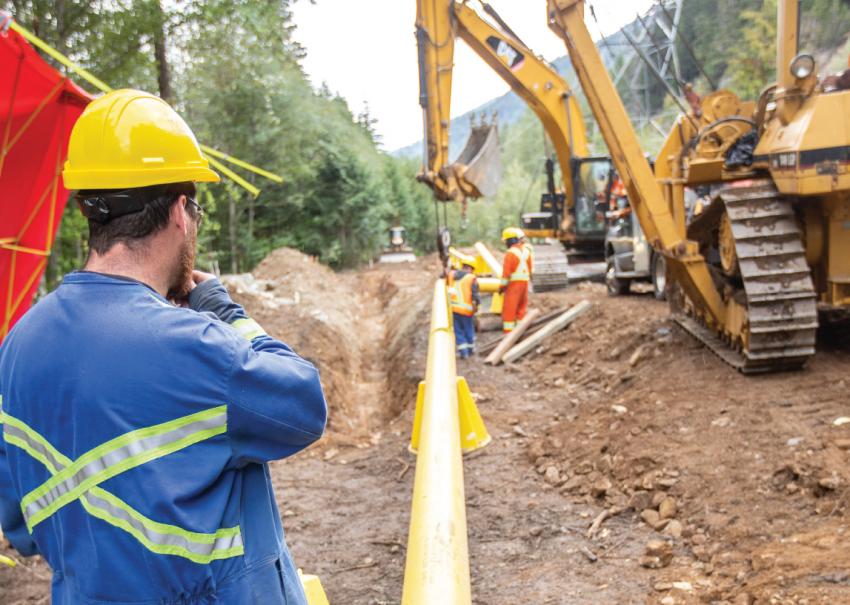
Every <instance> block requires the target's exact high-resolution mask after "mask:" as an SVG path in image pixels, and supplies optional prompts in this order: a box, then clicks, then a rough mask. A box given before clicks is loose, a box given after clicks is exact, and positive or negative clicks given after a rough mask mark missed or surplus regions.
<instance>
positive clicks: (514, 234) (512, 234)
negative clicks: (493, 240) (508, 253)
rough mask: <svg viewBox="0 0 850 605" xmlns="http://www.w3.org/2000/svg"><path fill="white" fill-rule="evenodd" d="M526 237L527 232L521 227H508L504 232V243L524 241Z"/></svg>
mask: <svg viewBox="0 0 850 605" xmlns="http://www.w3.org/2000/svg"><path fill="white" fill-rule="evenodd" d="M524 237H525V232H524V231H523V230H522V229H520V228H519V227H507V228H505V230H504V231H502V241H503V242H506V241H508V240H509V239H522V238H524Z"/></svg>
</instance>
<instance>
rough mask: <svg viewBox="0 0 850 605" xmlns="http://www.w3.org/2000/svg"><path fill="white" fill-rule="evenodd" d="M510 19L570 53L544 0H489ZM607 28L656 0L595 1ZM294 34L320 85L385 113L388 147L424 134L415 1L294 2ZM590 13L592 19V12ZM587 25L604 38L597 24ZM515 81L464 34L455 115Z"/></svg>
mask: <svg viewBox="0 0 850 605" xmlns="http://www.w3.org/2000/svg"><path fill="white" fill-rule="evenodd" d="M489 2H490V4H491V5H492V6H493V7H494V8H495V9H496V10H497V11H498V12H499V14H500V15H501V16H502V18H503V19H504V20H505V22H506V23H508V25H510V26H511V28H512V29H513V30H514V31H515V32H516V33H517V35H519V37H520V38H522V39H523V40H524V41H525V42H526V44H528V45H530V46H531V47H532V50H534V52H535V53H537V54H539V55H543V56H544V57H545V58H546V59H548V60H550V61H551V60H553V59H556V58H557V57H560V56H561V55H565V54H566V49H565V48H564V44H563V42H562V41H561V40H560V39H559V38H558V37H557V36H556V35H555V34H554V33H552V32H551V31H550V30H549V28H548V27H547V25H546V2H545V0H489ZM592 4H593V5H594V6H595V8H596V16H597V18H598V19H599V25H600V27H601V29H602V32H603V33H604V34H605V35H608V34H611V33H613V32H615V31H616V30H618V29H619V28H620V27H622V26H623V25H625V24H626V23H628V22H629V21H631V20H633V19H634V18H635V14H636V13H637V12H638V11H640V12H643V11H645V10H647V9H648V8H649V7H650V6H651V5H652V4H653V1H652V0H594V1H593V2H592ZM294 14H295V24H296V26H297V29H296V32H295V39H296V40H298V42H300V43H301V44H302V45H303V46H304V47H305V48H306V49H307V58H306V59H305V60H304V63H303V65H304V69H305V70H306V71H307V75H308V76H309V77H310V80H311V81H312V83H313V85H314V86H316V87H318V86H319V85H321V84H322V82H325V83H327V85H328V86H329V87H330V89H331V90H333V91H335V92H338V93H339V94H341V95H342V96H343V97H345V98H346V99H347V100H348V104H349V106H350V107H351V109H352V111H353V112H354V113H355V114H357V113H359V112H360V111H361V110H362V109H363V107H364V104H365V103H368V105H369V111H370V113H371V114H372V116H373V117H374V118H376V119H377V120H378V123H377V129H378V133H379V134H380V135H381V137H382V140H383V146H384V148H385V149H387V150H388V151H392V150H395V149H397V148H399V147H403V146H405V145H408V144H410V143H413V142H415V141H417V140H419V139H420V138H422V115H421V112H420V109H419V103H418V99H419V77H418V71H417V59H416V40H415V38H414V35H413V28H414V21H415V19H416V0H316V4H310V3H309V2H307V1H305V0H302V1H300V2H296V3H295V7H294ZM587 18H588V19H590V14H589V11H588V14H587ZM588 26H589V28H590V31H591V33H592V34H593V37H594V38H598V37H599V29H598V28H597V26H596V23H594V22H592V20H591V21H589V23H588ZM507 91H508V86H507V84H505V83H504V82H503V81H502V80H501V78H499V77H498V76H497V75H496V74H495V72H493V71H492V70H491V69H490V68H489V67H488V66H487V65H486V64H485V63H484V62H483V61H482V60H481V59H479V58H478V56H477V55H476V54H475V53H473V52H472V51H471V50H470V49H469V47H467V46H466V45H465V44H464V42H463V41H461V40H458V43H457V45H456V47H455V77H454V83H453V88H452V116H457V115H460V114H462V113H464V112H466V111H468V110H470V109H473V108H475V107H477V106H478V105H481V104H482V103H484V102H486V101H488V100H490V99H492V98H493V97H496V96H499V95H502V94H504V93H505V92H507Z"/></svg>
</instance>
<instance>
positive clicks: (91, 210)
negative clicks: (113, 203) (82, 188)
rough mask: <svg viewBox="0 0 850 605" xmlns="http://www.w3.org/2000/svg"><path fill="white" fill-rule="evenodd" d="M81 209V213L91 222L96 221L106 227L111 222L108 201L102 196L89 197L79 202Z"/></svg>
mask: <svg viewBox="0 0 850 605" xmlns="http://www.w3.org/2000/svg"><path fill="white" fill-rule="evenodd" d="M77 204H78V205H79V207H80V212H82V213H83V216H84V217H86V218H87V219H89V220H92V221H95V222H97V223H100V224H101V225H104V224H106V223H108V222H109V219H110V212H109V205H108V204H107V203H106V200H105V199H103V198H102V197H100V196H97V197H87V198H83V199H79V200H77Z"/></svg>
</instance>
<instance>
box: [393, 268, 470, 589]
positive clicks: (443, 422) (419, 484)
mask: <svg viewBox="0 0 850 605" xmlns="http://www.w3.org/2000/svg"><path fill="white" fill-rule="evenodd" d="M450 315H451V314H450V313H449V304H448V298H447V295H446V284H445V281H444V280H442V279H441V280H438V281H437V283H436V285H435V286H434V302H433V305H432V310H431V333H430V336H429V337H428V365H427V369H426V375H425V386H424V393H423V398H422V409H421V418H420V429H419V431H420V432H419V439H418V441H419V443H418V457H417V460H416V475H415V477H414V483H413V505H412V508H411V513H410V533H409V535H408V540H407V562H406V564H405V570H404V588H403V589H402V598H401V602H402V605H435V604H436V603H440V604H441V605H442V604H445V605H468V604H471V603H472V591H471V589H470V579H469V551H468V549H467V538H466V508H465V507H466V504H465V499H464V491H463V464H462V461H461V441H460V421H459V418H458V387H457V374H456V370H455V353H454V335H453V333H452V323H451V317H450Z"/></svg>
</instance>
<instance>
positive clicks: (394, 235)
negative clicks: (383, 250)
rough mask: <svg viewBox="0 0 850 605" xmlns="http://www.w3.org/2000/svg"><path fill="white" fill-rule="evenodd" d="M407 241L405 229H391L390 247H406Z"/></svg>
mask: <svg viewBox="0 0 850 605" xmlns="http://www.w3.org/2000/svg"><path fill="white" fill-rule="evenodd" d="M406 239H407V238H406V237H405V235H404V227H390V246H394V247H395V246H404V244H405V243H406Z"/></svg>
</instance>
